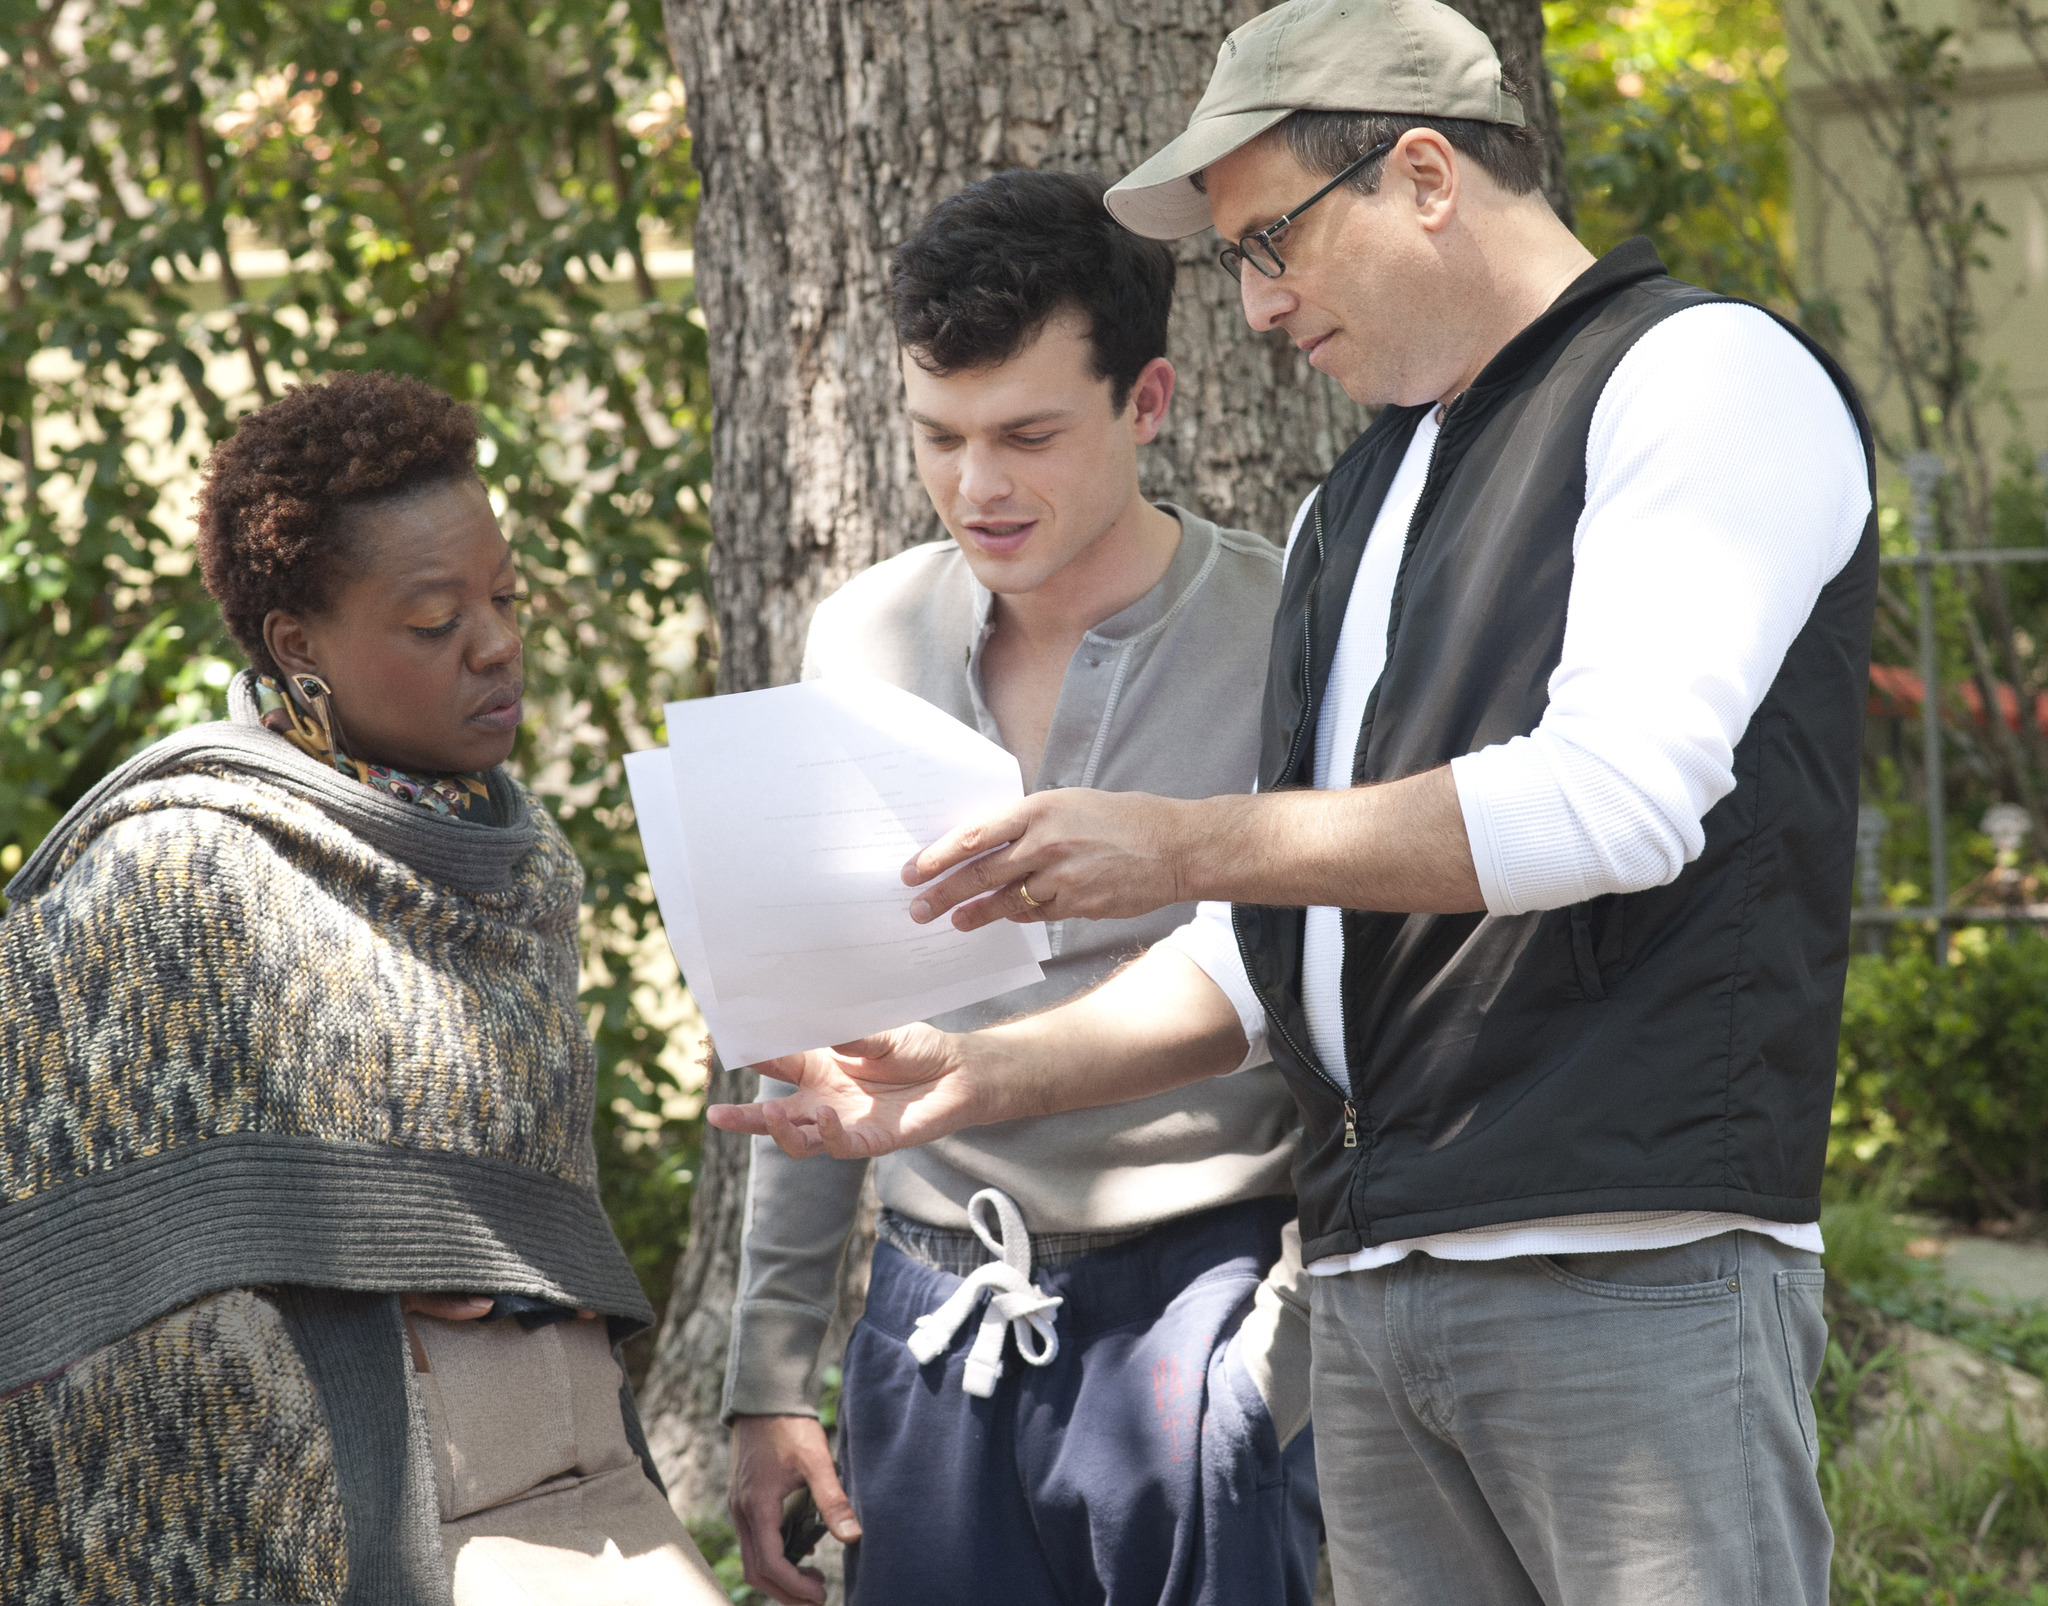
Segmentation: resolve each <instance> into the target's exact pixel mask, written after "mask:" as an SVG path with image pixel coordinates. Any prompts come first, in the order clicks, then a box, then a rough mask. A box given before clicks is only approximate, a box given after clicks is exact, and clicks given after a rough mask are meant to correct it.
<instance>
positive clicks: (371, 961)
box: [0, 374, 724, 1606]
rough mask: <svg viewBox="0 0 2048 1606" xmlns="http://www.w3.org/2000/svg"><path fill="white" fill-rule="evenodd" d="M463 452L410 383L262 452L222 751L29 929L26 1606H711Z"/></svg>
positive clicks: (260, 443) (11, 1391) (507, 615)
mask: <svg viewBox="0 0 2048 1606" xmlns="http://www.w3.org/2000/svg"><path fill="white" fill-rule="evenodd" d="M476 446H477V433H476V421H475V419H474V418H473V417H472V416H471V414H470V412H469V410H468V409H467V408H465V407H463V406H461V405H460V404H459V403H457V402H455V401H453V400H452V399H451V398H449V397H448V396H445V395H443V394H442V393H440V392H439V391H437V390H434V389H433V388H431V387H430V386H428V385H425V384H422V383H420V382H419V381H418V380H413V379H403V378H399V377H397V376H394V375H390V374H342V375H338V376H336V377H335V378H333V379H331V380H329V381H327V382H326V383H324V384H319V385H311V386H307V387H305V388H303V389H299V390H295V391H292V392H290V393H289V394H287V395H285V396H283V397H281V398H280V399H279V400H277V401H276V402H274V403H272V404H271V405H270V406H268V407H265V408H263V409H262V410H261V411H259V412H256V413H254V414H252V415H250V416H249V417H248V418H246V419H244V420H243V421H242V423H241V426H240V428H239V429H238V430H237V431H236V433H235V434H234V436H233V437H232V438H231V439H230V440H228V441H226V442H224V443H223V444H222V445H221V446H220V447H219V448H217V449H216V451H215V452H214V454H213V457H212V459H211V460H210V462H209V463H208V465H207V480H206V485H205V489H204V491H203V492H202V494H201V498H200V508H199V556H200V563H201V568H202V572H203V574H204V576H205V579H206V584H207V588H208V589H209V590H210V591H211V592H212V593H213V596H214V598H215V599H216V601H217V602H218V603H219V604H220V609H221V615H222V618H223V620H224V621H225V623H226V625H227V628H228V632H229V634H230V635H232V636H233V637H234V639H235V641H236V644H237V645H238V646H240V648H241V649H242V651H243V652H244V653H245V654H246V655H247V657H248V659H249V662H250V665H251V667H250V669H248V670H247V671H245V672H244V673H242V674H241V675H240V676H238V677H237V678H236V679H235V681H234V682H233V684H232V686H231V688H230V691H229V717H228V718H227V719H226V720H225V721H222V722H219V723H217V724H211V725H203V726H199V727H196V728H194V729H192V730H189V731H185V732H181V733H180V734H178V735H175V736H172V737H169V738H167V739H166V740H164V741H162V742H159V743H157V744H156V745H155V746H153V747H151V748H149V749H147V750H146V751H144V752H143V753H141V754H139V755H138V756H137V757H135V758H134V759H132V760H130V761H129V762H128V763H126V764H124V765H122V766H121V767H120V768H119V769H117V770H116V771H115V772H114V773H113V774H112V775H109V776H108V777H106V779H104V780H103V781H101V782H100V783H99V784H98V785H97V786H95V787H94V788H93V789H92V790H91V791H90V792H88V793H87V794H86V796H85V797H84V798H82V799H81V800H80V801H79V803H78V804H77V806H76V807H75V808H73V809H72V810H71V812H70V813H69V814H67V815H66V816H65V818H64V819H63V820H62V821H61V822H60V823H59V824H58V825H57V827H56V828H55V829H54V830H53V831H51V833H50V834H49V836H48V837H47V838H46V839H45V841H44V842H43V844H42V846H41V847H40V848H38V849H37V851H36V852H35V853H34V855H32V856H31V857H30V859H29V861H28V863H27V864H25V865H24V866H23V867H22V870H21V873H20V874H19V875H18V876H16V877H15V879H14V881H13V883H12V884H11V885H10V886H9V887H8V889H7V891H8V896H9V898H10V899H11V900H12V909H11V910H10V912H9V914H8V916H7V918H6V919H5V920H4V921H0V999H4V1000H5V1001H6V1003H5V1008H4V1011H0V1200H4V1201H5V1203H4V1205H0V1268H4V1275H5V1280H6V1287H7V1289H8V1294H7V1298H6V1299H5V1300H4V1301H0V1511H4V1512H5V1513H6V1518H5V1520H4V1521H0V1580H5V1586H6V1587H5V1591H4V1593H5V1594H6V1597H7V1599H8V1600H10V1601H14V1600H30V1601H58V1600H87V1599H90V1600H95V1601H106V1602H109V1603H111V1606H156V1603H159V1602H173V1601H176V1602H185V1601H253V1600H273V1601H291V1602H297V1603H304V1606H357V1603H362V1606H372V1603H382V1602H387V1601H431V1600H440V1601H444V1602H451V1601H452V1606H496V1603H498V1602H502V1601H508V1600H519V1601H525V1602H532V1603H534V1606H543V1603H545V1606H596V1603H599V1602H603V1603H605V1606H627V1603H641V1606H655V1603H656V1602H660V1603H662V1606H675V1603H679V1602H681V1603H691V1602H693V1603H698V1606H710V1603H711V1602H715V1601H720V1600H723V1599H724V1595H723V1592H722V1591H720V1590H719V1589H718V1588H717V1586H716V1585H715V1584H714V1582H713V1581H712V1579H711V1576H710V1573H709V1570H708V1569H707V1568H705V1566H704V1564H703V1562H702V1559H701V1558H700V1557H699V1556H698V1555H697V1554H696V1551H695V1549H694V1548H693V1547H692V1545H691V1543H690V1540H689V1537H688V1535H687V1534H686V1533H685V1532H684V1531H683V1528H682V1526H681V1524H680V1523H679V1522H678V1521H677V1520H676V1518H675V1516H674V1514H673V1513H672V1512H671V1511H670V1510H669V1508H668V1504H667V1502H666V1500H665V1499H664V1498H663V1495H662V1491H661V1488H660V1485H659V1483H658V1482H657V1481H656V1479H655V1477H654V1473H653V1469H652V1466H651V1463H649V1462H648V1460H647V1456H646V1451H645V1446H644V1442H643V1441H642V1439H641V1437H640V1432H639V1424H638V1421H637V1419H636V1418H635V1416H634V1413H633V1407H632V1400H631V1397H630V1395H628V1394H627V1393H626V1391H625V1380H624V1374H623V1372H622V1371H621V1369H620V1367H619V1365H618V1362H617V1359H616V1356H615V1353H614V1350H613V1343H614V1341H615V1340H616V1339H618V1338H620V1337H622V1336H624V1335H625V1334H627V1333H629V1332H631V1331H632V1330H633V1329H634V1328H636V1327H639V1326H642V1325H644V1324H645V1323H646V1322H647V1321H648V1320H649V1319H650V1318H651V1314H652V1313H651V1312H650V1311H649V1310H648V1308H647V1302H646V1300H645V1298H644V1297H643V1296H642V1294H641V1292H640V1287H639V1284H638V1281H637V1280H636V1279H635V1277H634V1275H633V1272H632V1268H631V1266H630V1265H629V1264H628V1263H627V1261H626V1257H625V1254H624V1252H623V1251H622V1250H621V1249H620V1247H619V1244H618V1241H617V1239H616V1238H614V1237H613V1235H612V1231H611V1227H610V1225H609V1224H608V1223H607V1221H606V1220H605V1215H604V1210H603V1207H602V1206H601V1205H600V1203H599V1201H598V1196H597V1184H596V1175H595V1161H594V1158H593V1154H592V1149H591V1142H590V1117H591V1109H592V1104H593V1100H594V1098H595V1096H596V1076H595V1062H594V1055H593V1052H592V1048H591V1042H590V1037H589V1033H588V1031H587V1029H586V1028H585V1025H584V1022H583V1018H582V1016H581V1014H580V1012H579V1010H578V1008H577V980H578V963H577V951H576V924H577V909H578V907H579V905H580V903H581V898H582V888H583V877H582V872H581V870H580V869H579V868H578V867H577V864H576V861H575V859H574V857H573V856H572V855H571V854H570V852H569V849H568V846H567V844H566V843H565V842H564V841H563V840H562V836H561V833H560V831H558V830H557V829H556V827H555V824H554V822H553V821H552V820H550V819H549V818H548V816H547V814H546V813H545V812H544V811H543V810H542V809H541V808H540V807H539V805H538V804H536V803H535V802H534V801H533V799H532V798H531V797H530V796H529V795H528V793H527V792H526V791H525V789H524V788H523V787H521V786H520V785H519V783H518V782H516V781H515V780H513V779H512V777H511V776H510V775H509V774H507V773H506V771H505V769H504V767H503V766H504V763H505V760H506V759H507V757H508V756H509V755H510V754H511V751H512V744H513V740H514V738H515V737H516V735H517V733H518V727H519V723H520V719H521V717H522V712H523V705H522V702H521V696H522V692H523V690H524V677H523V673H522V660H521V648H520V639H519V625H518V619H517V605H518V601H519V597H518V585H517V576H516V574H515V572H514V568H513V562H512V553H511V549H510V547H509V546H508V545H507V544H506V541H505V537H504V536H503V535H502V534H501V533H500V531H499V529H498V521H497V518H496V516H495V515H494V514H493V512H492V510H491V502H490V497H489V495H488V493H487V492H486V491H485V488H484V485H483V482H482V481H481V480H480V479H479V478H478V476H477V472H476ZM501 1318H510V1319H501ZM599 1318H603V1319H602V1320H600V1319H599Z"/></svg>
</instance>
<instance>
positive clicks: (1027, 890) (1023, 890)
mask: <svg viewBox="0 0 2048 1606" xmlns="http://www.w3.org/2000/svg"><path fill="white" fill-rule="evenodd" d="M1017 894H1018V896H1019V897H1021V898H1022V899H1023V900H1024V907H1025V908H1027V909H1043V908H1044V907H1045V903H1051V902H1052V899H1051V898H1047V899H1046V900H1045V903H1040V902H1039V901H1038V900H1037V899H1036V898H1034V897H1032V896H1031V886H1030V883H1029V882H1025V881H1019V882H1018V883H1017Z"/></svg>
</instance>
